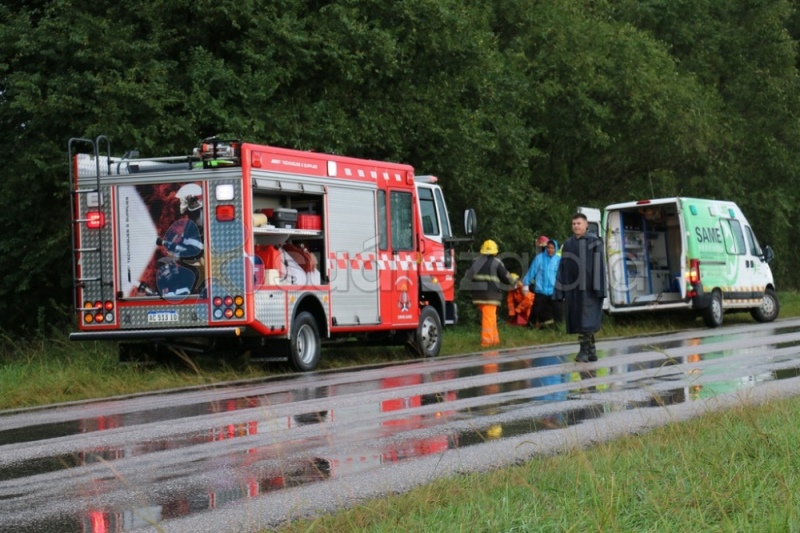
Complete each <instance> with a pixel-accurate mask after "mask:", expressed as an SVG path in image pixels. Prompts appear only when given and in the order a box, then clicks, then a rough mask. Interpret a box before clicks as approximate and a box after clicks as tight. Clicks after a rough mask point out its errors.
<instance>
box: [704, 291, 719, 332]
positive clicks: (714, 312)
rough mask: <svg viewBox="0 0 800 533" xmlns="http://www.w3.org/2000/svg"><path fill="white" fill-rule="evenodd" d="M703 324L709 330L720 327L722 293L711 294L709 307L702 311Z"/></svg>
mask: <svg viewBox="0 0 800 533" xmlns="http://www.w3.org/2000/svg"><path fill="white" fill-rule="evenodd" d="M703 322H705V323H706V326H708V327H709V328H718V327H719V326H721V325H722V293H721V292H720V291H719V290H714V292H712V293H711V305H709V306H708V307H707V308H705V309H704V310H703Z"/></svg>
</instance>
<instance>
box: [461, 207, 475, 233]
mask: <svg viewBox="0 0 800 533" xmlns="http://www.w3.org/2000/svg"><path fill="white" fill-rule="evenodd" d="M476 231H478V216H477V215H476V214H475V210H474V209H472V208H471V207H470V208H469V209H466V210H464V234H465V235H466V236H467V237H472V236H473V235H475V232H476Z"/></svg>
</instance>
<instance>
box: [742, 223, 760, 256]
mask: <svg viewBox="0 0 800 533" xmlns="http://www.w3.org/2000/svg"><path fill="white" fill-rule="evenodd" d="M744 229H745V230H746V232H747V243H748V244H749V245H750V255H753V256H755V257H761V256H762V255H764V252H762V251H761V246H759V245H758V239H756V236H755V235H753V230H752V229H750V226H745V227H744Z"/></svg>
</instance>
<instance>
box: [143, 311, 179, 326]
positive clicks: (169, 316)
mask: <svg viewBox="0 0 800 533" xmlns="http://www.w3.org/2000/svg"><path fill="white" fill-rule="evenodd" d="M147 321H148V322H149V323H161V322H177V321H178V312H177V311H150V312H149V313H147Z"/></svg>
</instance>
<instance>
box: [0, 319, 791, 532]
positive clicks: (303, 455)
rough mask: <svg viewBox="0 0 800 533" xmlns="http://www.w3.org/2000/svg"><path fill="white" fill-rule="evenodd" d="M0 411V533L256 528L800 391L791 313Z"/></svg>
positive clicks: (237, 529) (189, 530)
mask: <svg viewBox="0 0 800 533" xmlns="http://www.w3.org/2000/svg"><path fill="white" fill-rule="evenodd" d="M575 349H576V346H574V345H567V346H540V347H536V348H529V349H518V350H513V351H503V352H484V353H478V354H469V355H464V356H456V357H446V358H438V359H434V360H428V361H417V362H412V363H409V364H403V365H395V366H386V367H381V368H370V369H364V370H359V371H355V372H354V371H345V372H326V373H311V374H299V375H295V376H290V377H288V378H281V379H268V380H259V381H249V382H245V383H236V384H231V385H229V386H226V387H215V388H203V389H191V390H184V391H180V392H171V393H164V394H149V395H141V396H137V397H129V398H115V399H108V400H103V401H93V402H82V403H78V404H72V405H62V406H57V407H51V408H43V409H31V410H24V411H5V412H0V532H6V531H9V532H10V531H14V532H27V531H30V532H37V533H50V532H52V533H70V532H92V533H100V532H104V533H105V532H118V531H119V532H121V531H125V532H127V531H140V530H142V531H146V530H152V531H166V532H173V531H186V532H198V531H214V532H224V531H231V532H234V531H236V532H239V531H258V530H259V529H260V528H266V527H268V526H270V525H275V524H279V523H280V522H282V521H284V520H287V519H291V518H294V517H297V516H302V515H308V514H313V513H316V512H320V511H325V510H332V509H336V508H337V507H340V506H345V505H350V504H352V503H354V502H356V501H359V500H360V499H363V498H366V497H371V496H379V495H383V494H387V493H391V492H396V491H402V490H406V489H408V488H411V487H413V486H416V485H419V484H421V483H425V482H427V481H430V480H432V479H434V478H436V477H438V476H444V475H448V474H453V473H456V472H463V471H467V470H482V469H487V468H493V467H497V466H501V465H505V464H509V463H512V462H515V461H518V460H522V459H526V458H529V457H531V456H533V455H536V454H540V453H553V452H557V451H559V450H563V449H564V448H565V447H567V446H574V445H584V444H588V443H591V442H595V441H598V440H604V439H607V438H613V437H615V436H618V435H620V434H624V433H629V432H634V431H643V430H646V429H648V428H652V427H656V426H658V425H661V424H664V423H667V422H668V421H670V420H680V419H684V418H688V417H691V416H695V415H697V414H699V413H702V412H705V411H707V410H709V409H714V408H718V407H724V406H725V405H729V404H730V403H731V402H741V401H748V402H755V401H763V400H764V399H766V398H771V397H776V396H786V395H793V394H797V393H800V380H798V376H799V375H800V320H797V319H795V320H787V321H779V322H776V323H773V324H756V323H753V324H747V325H737V326H733V327H724V328H720V329H717V330H693V331H689V332H682V333H676V334H668V335H660V336H654V337H648V338H637V339H620V340H613V341H605V342H599V343H598V352H599V353H598V355H599V356H600V360H599V361H598V362H596V363H588V364H578V363H574V362H572V361H571V359H572V357H573V356H574V350H575Z"/></svg>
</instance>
